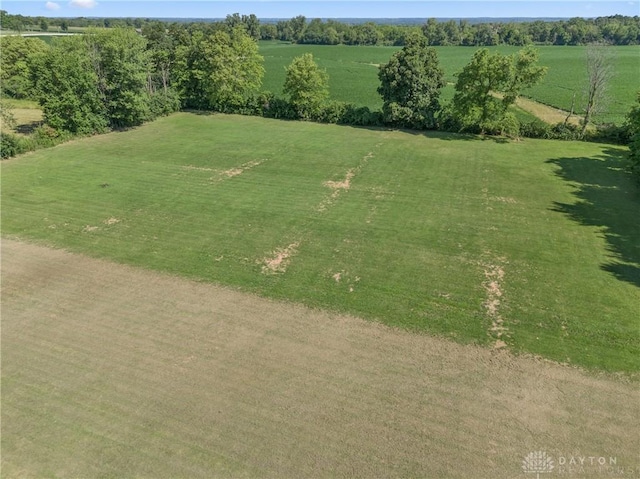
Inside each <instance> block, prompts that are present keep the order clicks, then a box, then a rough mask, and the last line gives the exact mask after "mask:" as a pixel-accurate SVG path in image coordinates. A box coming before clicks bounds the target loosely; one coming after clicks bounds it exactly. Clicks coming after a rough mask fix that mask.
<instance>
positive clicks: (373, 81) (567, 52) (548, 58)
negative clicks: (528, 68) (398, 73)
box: [260, 42, 640, 123]
mask: <svg viewBox="0 0 640 479" xmlns="http://www.w3.org/2000/svg"><path fill="white" fill-rule="evenodd" d="M537 48H538V50H539V53H540V63H541V64H542V65H545V66H548V67H549V71H548V74H547V76H546V78H545V79H544V81H543V82H542V83H541V84H540V85H538V86H536V87H534V88H532V89H531V90H529V91H527V92H525V95H527V96H530V97H531V98H532V99H534V100H537V101H539V102H541V103H544V104H547V105H550V106H554V107H557V108H561V109H565V110H568V109H570V108H571V102H572V99H573V95H574V93H576V102H577V103H576V105H577V107H576V112H577V113H579V112H580V101H581V100H582V98H583V92H584V88H585V82H586V54H585V50H586V47H564V46H562V47H560V46H542V47H537ZM396 50H398V48H396V47H350V46H344V45H340V46H323V45H291V44H288V43H281V42H261V44H260V53H261V54H262V55H263V56H264V58H265V68H266V75H265V79H264V88H265V89H266V90H269V91H272V92H274V93H278V94H280V93H281V91H282V84H283V82H284V76H285V67H286V66H287V65H288V64H289V63H290V62H291V60H292V59H293V58H294V57H296V56H298V55H301V54H303V53H305V52H311V53H313V55H314V58H315V59H316V61H317V62H318V64H319V65H320V66H321V67H322V68H325V69H326V70H327V72H328V73H329V77H330V92H331V96H332V98H334V99H336V100H341V101H350V102H353V103H356V104H358V105H362V106H368V107H369V108H372V109H379V108H381V106H382V101H381V99H380V96H379V95H378V94H377V92H376V89H377V87H378V85H379V81H378V77H377V72H378V69H377V65H380V64H382V63H385V62H387V61H388V60H389V58H390V57H391V55H392V54H393V52H395V51H396ZM436 50H437V51H438V56H439V58H440V62H441V65H442V67H443V68H444V70H445V75H446V79H447V82H449V83H450V84H453V83H455V81H456V77H455V74H456V73H457V72H459V71H460V70H462V68H463V67H464V65H465V64H466V63H467V62H468V61H469V60H470V59H471V56H472V55H473V52H474V51H475V50H476V48H475V47H436ZM492 50H497V51H499V52H501V53H503V54H512V53H514V52H517V51H518V50H519V48H518V47H508V46H501V47H493V48H492ZM609 51H610V52H611V56H612V64H613V78H612V80H611V84H610V88H609V91H608V97H609V99H608V107H607V111H605V112H604V113H603V114H602V115H600V116H599V117H598V118H596V120H597V121H599V122H615V123H621V122H622V121H624V117H625V115H626V114H627V112H628V111H629V109H630V108H631V106H632V105H633V103H634V101H635V99H636V93H637V91H638V90H640V82H639V80H638V78H639V73H640V63H639V62H640V47H638V46H628V47H609ZM453 93H454V90H453V85H449V86H447V87H446V88H445V89H444V90H443V93H442V98H443V99H444V100H450V99H451V97H452V96H453Z"/></svg>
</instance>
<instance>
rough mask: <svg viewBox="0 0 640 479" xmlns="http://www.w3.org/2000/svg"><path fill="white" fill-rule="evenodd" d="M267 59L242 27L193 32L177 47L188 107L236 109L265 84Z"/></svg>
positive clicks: (178, 79)
mask: <svg viewBox="0 0 640 479" xmlns="http://www.w3.org/2000/svg"><path fill="white" fill-rule="evenodd" d="M263 61H264V59H263V58H262V56H260V55H259V53H258V45H257V43H256V42H255V41H254V40H252V39H251V37H249V35H248V34H247V33H246V31H245V29H244V28H243V27H241V26H238V27H236V28H234V29H233V30H232V31H231V32H227V31H223V30H217V31H214V32H213V33H210V34H205V33H203V32H201V31H195V32H193V34H192V36H191V38H190V39H189V43H188V44H187V45H180V46H178V47H177V49H176V67H175V69H176V83H177V87H178V91H179V92H180V95H181V97H182V101H183V104H184V105H185V106H187V107H189V108H197V109H214V110H218V111H235V109H237V108H238V107H240V106H241V105H243V104H244V102H246V100H247V99H248V98H249V97H250V96H251V95H252V94H254V93H256V92H257V91H258V90H259V89H260V87H261V86H262V77H263V76H264V67H263Z"/></svg>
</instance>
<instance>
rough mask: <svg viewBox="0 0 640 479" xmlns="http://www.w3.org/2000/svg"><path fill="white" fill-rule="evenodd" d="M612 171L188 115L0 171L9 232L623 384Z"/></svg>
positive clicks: (630, 293)
mask: <svg viewBox="0 0 640 479" xmlns="http://www.w3.org/2000/svg"><path fill="white" fill-rule="evenodd" d="M248 132H251V133H250V136H249V134H248ZM624 155H625V149H623V148H615V147H611V146H605V145H597V144H588V143H573V142H555V141H542V140H539V141H536V140H526V141H522V142H510V143H501V142H498V141H495V140H493V139H481V138H478V137H474V136H463V135H450V134H432V133H430V134H416V133H410V132H399V131H383V130H371V129H356V128H349V127H340V126H335V125H319V124H311V123H300V122H283V121H276V120H265V119H261V118H255V117H239V116H225V115H195V114H188V113H180V114H175V115H172V116H171V117H167V118H163V119H160V120H158V121H156V122H154V123H152V124H147V125H144V126H142V127H140V128H137V129H135V130H130V131H126V132H120V133H112V134H108V135H102V136H97V137H94V138H89V139H84V140H78V141H74V142H71V143H68V144H64V145H60V146H58V147H55V148H52V149H49V150H43V151H39V152H36V153H32V154H29V155H25V156H22V157H19V158H17V159H15V160H9V161H5V162H3V168H2V177H3V178H2V183H3V190H2V205H3V207H2V225H3V235H10V236H17V237H20V238H24V239H29V240H32V241H37V242H41V243H43V244H47V245H51V246H55V247H61V248H67V249H69V250H71V251H76V252H80V253H85V254H88V255H91V256H96V257H101V258H108V259H110V260H113V261H116V262H120V263H127V264H130V265H136V266H142V267H145V268H149V269H154V270H158V271H163V272H168V273H173V274H178V275H181V276H185V277H189V278H192V279H197V280H200V281H207V282H213V283H219V284H224V285H228V286H232V287H235V288H239V289H241V290H244V291H248V292H254V293H258V294H260V295H264V296H267V297H271V298H276V299H283V300H287V301H293V302H299V303H303V304H306V305H308V306H311V307H314V308H322V309H327V310H332V311H338V312H347V313H351V314H354V315H358V316H362V317H365V318H369V319H372V320H376V321H380V322H383V323H385V324H387V325H389V326H397V327H400V328H404V329H408V330H412V331H416V332H428V333H430V334H434V335H438V336H442V337H446V338H451V339H455V340H457V341H459V342H462V343H476V344H479V345H485V346H487V347H490V348H491V347H495V348H498V349H508V350H511V351H514V352H528V353H533V354H538V355H541V356H544V357H546V358H549V359H553V360H556V361H561V362H568V363H571V364H576V365H581V366H585V367H588V368H595V369H601V370H606V371H613V372H625V373H632V374H633V373H635V372H637V371H638V361H639V357H640V356H639V354H638V344H639V341H638V340H639V338H638V323H637V305H638V302H639V301H640V293H639V288H638V286H639V285H640V251H639V250H640V245H639V244H638V242H637V238H638V237H640V225H638V223H637V221H635V219H636V215H637V211H638V191H637V188H636V187H635V185H633V184H632V180H631V179H630V178H629V176H628V175H627V174H626V173H625V172H624V170H623V166H624Z"/></svg>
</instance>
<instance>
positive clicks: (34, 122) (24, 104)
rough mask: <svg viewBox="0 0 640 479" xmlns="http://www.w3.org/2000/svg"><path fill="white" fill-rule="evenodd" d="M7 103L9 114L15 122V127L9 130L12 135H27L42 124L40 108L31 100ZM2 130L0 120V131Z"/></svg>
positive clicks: (9, 101) (2, 126)
mask: <svg viewBox="0 0 640 479" xmlns="http://www.w3.org/2000/svg"><path fill="white" fill-rule="evenodd" d="M7 103H8V104H9V106H10V107H11V112H12V114H13V117H14V119H15V121H16V124H15V126H14V127H13V128H12V129H11V131H12V132H13V133H17V134H19V135H28V134H29V133H31V132H32V131H33V129H34V128H36V127H38V126H40V125H41V124H42V119H43V117H42V110H41V109H40V106H39V105H38V104H37V103H36V102H35V101H31V100H14V99H12V100H8V101H7ZM2 128H4V125H3V124H2V121H1V120H0V129H2Z"/></svg>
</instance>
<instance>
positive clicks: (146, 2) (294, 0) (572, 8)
mask: <svg viewBox="0 0 640 479" xmlns="http://www.w3.org/2000/svg"><path fill="white" fill-rule="evenodd" d="M1 5H2V6H1V7H0V8H2V9H3V10H6V11H8V12H9V13H11V14H22V15H29V16H40V15H41V16H47V17H142V18H146V17H160V18H179V17H182V18H221V17H225V16H226V15H227V14H231V13H235V12H238V13H240V14H250V13H255V14H256V15H257V16H258V17H261V18H291V17H294V16H296V15H305V16H306V17H308V18H318V17H320V18H429V17H435V18H451V17H453V18H459V17H466V18H474V17H475V18H477V17H598V16H607V15H615V14H621V15H629V16H634V15H640V1H638V0H631V1H615V0H591V1H582V0H569V1H555V0H537V1H528V0H498V1H484V0H448V1H447V0H437V1H436V0H404V1H389V0H280V1H271V0H254V1H228V0H226V1H223V0H220V1H218V0H190V1H176V0H134V1H124V0H49V1H34V0H20V1H15V0H14V1H11V0H7V1H2V4H1Z"/></svg>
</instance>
